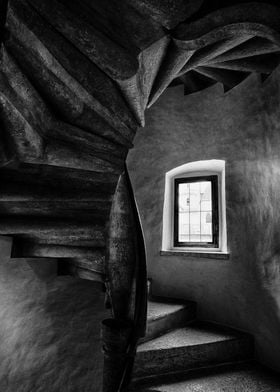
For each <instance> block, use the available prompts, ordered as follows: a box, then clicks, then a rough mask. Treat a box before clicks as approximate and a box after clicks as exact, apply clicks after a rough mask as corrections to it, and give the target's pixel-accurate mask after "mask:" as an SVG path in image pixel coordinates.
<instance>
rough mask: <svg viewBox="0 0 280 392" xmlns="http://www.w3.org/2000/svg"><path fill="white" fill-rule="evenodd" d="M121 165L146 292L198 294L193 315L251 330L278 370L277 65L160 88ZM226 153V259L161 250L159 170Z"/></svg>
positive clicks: (279, 106)
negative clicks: (265, 71) (138, 225)
mask: <svg viewBox="0 0 280 392" xmlns="http://www.w3.org/2000/svg"><path fill="white" fill-rule="evenodd" d="M146 119H147V121H146V124H147V125H146V127H145V128H144V129H143V130H140V131H139V133H138V134H137V136H136V139H135V147H134V149H132V150H131V152H130V155H129V157H128V168H129V171H130V175H131V180H132V183H133V186H134V190H135V194H136V199H137V201H138V206H139V210H140V215H141V218H142V223H143V228H144V233H145V238H146V245H147V257H148V274H149V276H150V277H151V278H152V280H153V292H154V293H156V294H158V295H165V296H171V297H181V298H186V299H190V300H195V301H197V303H198V316H199V317H200V318H201V319H207V320H212V321H215V322H219V323H223V324H227V325H230V326H234V327H236V328H240V329H243V330H246V331H249V332H251V333H252V334H253V335H254V336H255V338H256V355H257V357H258V358H259V360H261V361H262V362H264V363H266V364H268V365H270V366H272V367H274V368H277V369H278V370H280V333H279V331H280V208H279V205H280V69H278V70H276V71H275V72H274V73H273V74H272V75H271V76H270V77H269V79H268V80H266V82H265V83H264V84H263V83H261V81H260V79H259V77H258V76H257V75H252V76H250V77H249V78H248V79H247V80H245V81H244V82H243V83H242V84H241V85H239V86H237V87H236V88H235V89H233V90H231V91H229V92H228V93H226V94H224V93H223V91H222V87H221V86H220V85H215V86H213V87H211V88H209V89H208V90H205V91H202V92H199V93H196V94H193V95H191V96H185V97H184V96H183V88H182V87H180V86H179V87H174V88H170V89H168V90H167V91H166V92H165V93H164V95H163V96H162V97H161V98H160V99H159V101H158V102H157V103H156V104H155V105H154V106H153V107H152V108H151V109H150V110H149V111H148V112H147V117H146ZM208 159H224V160H225V161H226V169H225V170H226V180H225V181H226V215H227V239H228V249H229V252H230V258H229V260H217V259H206V258H203V259H202V258H190V257H182V256H180V255H178V256H177V255H176V256H161V255H160V250H161V241H162V216H163V198H164V185H165V173H166V172H167V171H169V170H171V169H173V168H174V167H177V166H179V165H182V164H185V163H188V162H192V161H198V160H208Z"/></svg>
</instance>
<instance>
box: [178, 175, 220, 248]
mask: <svg viewBox="0 0 280 392" xmlns="http://www.w3.org/2000/svg"><path fill="white" fill-rule="evenodd" d="M202 181H210V182H211V202H212V203H211V204H212V206H211V207H212V237H213V241H211V242H190V241H188V242H182V241H179V238H178V237H179V191H178V190H179V185H180V184H187V183H193V182H202ZM173 188H174V206H173V207H174V211H173V217H174V218H173V224H174V227H173V246H174V247H175V248H212V249H214V248H215V249H218V248H219V189H218V175H202V176H194V177H180V178H174V185H173Z"/></svg>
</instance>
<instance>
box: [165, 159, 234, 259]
mask: <svg viewBox="0 0 280 392" xmlns="http://www.w3.org/2000/svg"><path fill="white" fill-rule="evenodd" d="M162 250H164V251H170V250H174V251H178V252H180V251H181V252H182V251H184V252H188V251H191V252H192V253H193V252H196V251H197V252H201V251H202V252H206V251H207V252H215V253H216V252H226V251H227V238H226V209H225V161H224V160H218V159H211V160H207V161H206V160H204V161H196V162H189V163H186V164H184V165H181V166H178V167H176V168H173V169H172V170H170V171H168V172H167V173H166V176H165V195H164V209H163V236H162Z"/></svg>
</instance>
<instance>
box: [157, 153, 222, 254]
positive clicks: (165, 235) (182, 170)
mask: <svg viewBox="0 0 280 392" xmlns="http://www.w3.org/2000/svg"><path fill="white" fill-rule="evenodd" d="M211 175H215V176H217V177H218V210H219V216H218V219H219V247H215V248H214V247H213V248H211V247H210V248H205V247H199V246H198V247H193V246H192V247H187V246H186V247H182V246H180V247H175V246H174V202H175V201H174V182H175V181H174V180H175V179H176V178H188V177H200V176H202V177H203V176H204V177H205V176H211ZM162 251H176V252H191V253H195V252H199V253H227V251H228V250H227V230H226V192H225V161H224V160H219V159H211V160H208V161H196V162H190V163H186V164H184V165H181V166H178V167H176V168H174V169H172V170H170V171H169V172H167V173H166V175H165V192H164V205H163V225H162Z"/></svg>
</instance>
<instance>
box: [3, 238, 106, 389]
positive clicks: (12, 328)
mask: <svg viewBox="0 0 280 392" xmlns="http://www.w3.org/2000/svg"><path fill="white" fill-rule="evenodd" d="M10 250H11V239H9V238H7V237H0V254H1V256H0V319H1V323H0V390H1V391H5V392H24V391H30V392H31V391H38V392H46V391H52V392H61V391H64V390H65V391H66V390H67V391H69V392H71V391H72V392H76V391H78V390H82V391H85V392H87V391H88V392H89V391H92V390H94V391H96V392H99V391H101V389H102V372H103V367H102V366H103V354H102V350H101V341H100V322H101V320H103V319H104V318H106V317H108V313H107V311H106V310H104V293H102V290H101V284H100V283H98V282H91V281H86V280H81V279H75V278H72V277H68V276H67V277H58V276H57V274H56V271H57V262H59V261H57V260H55V259H46V258H45V259H42V258H37V259H29V258H25V259H11V258H10ZM93 386H94V388H93Z"/></svg>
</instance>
